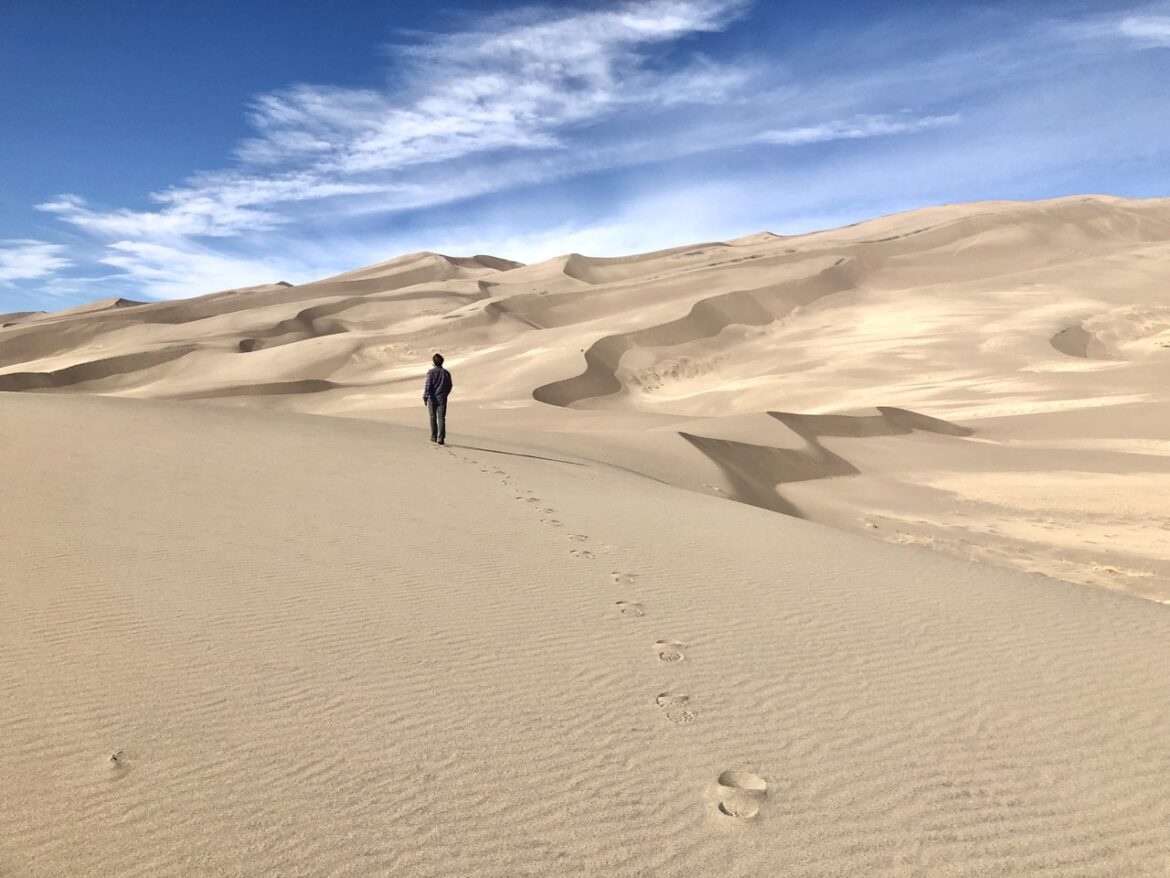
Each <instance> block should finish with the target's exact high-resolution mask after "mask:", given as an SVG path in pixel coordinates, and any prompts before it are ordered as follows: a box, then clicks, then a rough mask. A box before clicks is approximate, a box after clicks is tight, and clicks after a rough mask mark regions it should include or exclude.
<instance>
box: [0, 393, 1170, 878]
mask: <svg viewBox="0 0 1170 878" xmlns="http://www.w3.org/2000/svg"><path fill="white" fill-rule="evenodd" d="M336 392H339V390H331V391H326V392H324V393H325V394H328V393H336ZM298 394H300V395H304V396H306V397H309V396H313V397H319V396H322V395H324V394H323V393H311V394H309V393H305V388H300V389H290V393H289V395H290V396H294V395H298ZM556 411H561V410H560V409H557V410H556ZM572 411H573V410H566V411H565V412H563V414H565V415H566V416H568V415H569V414H571V413H572ZM766 420H767V421H770V422H771V424H772V425H773V427H772V428H771V429H775V430H779V431H788V433H789V434H790V435H792V436H794V437H796V440H795V441H805V440H807V441H809V442H815V443H821V444H825V443H828V442H831V441H841V442H849V443H858V444H860V445H865V444H866V443H869V442H882V441H889V442H894V441H909V438H910V437H927V438H929V439H930V440H931V441H932V442H937V443H949V442H952V441H958V440H960V439H961V437H960V436H958V435H957V434H958V433H960V432H962V431H961V430H956V429H955V428H952V427H950V426H948V425H947V424H945V423H942V422H939V421H935V420H931V419H925V418H921V417H919V416H916V415H914V414H911V413H908V412H904V411H900V410H890V409H887V410H885V411H883V412H882V413H880V414H878V415H872V416H865V417H860V418H849V417H836V416H812V417H808V416H801V415H788V414H781V413H777V415H776V416H775V417H771V418H766ZM725 426H726V425H725ZM765 427H766V425H765V424H763V423H762V422H760V421H758V420H755V421H753V420H750V419H742V423H740V424H739V425H732V426H728V427H727V429H728V430H730V431H731V432H741V433H744V434H751V433H753V431H759V430H763V429H765ZM907 431H910V432H907ZM708 432H716V430H715V429H714V428H713V429H712V430H709V431H708ZM79 433H83V434H84V441H81V442H79V441H77V436H78V434H79ZM671 435H674V436H675V438H676V439H677V434H674V433H672V434H671ZM828 437H837V438H836V439H831V438H828ZM419 439H420V435H419V431H418V429H417V428H415V427H400V426H397V425H393V424H380V423H374V422H370V421H366V420H359V419H339V418H313V417H305V416H303V415H300V414H297V413H285V412H263V411H256V410H254V409H253V408H244V409H238V410H232V409H229V408H226V407H221V406H206V405H194V404H190V403H177V402H163V401H158V400H141V399H116V398H100V397H97V396H82V395H72V396H67V395H64V394H54V393H27V394H4V395H2V396H0V443H2V445H3V447H4V449H5V451H6V452H7V464H8V466H7V469H6V475H5V487H4V492H5V507H4V508H5V512H6V513H9V512H10V511H12V510H18V511H19V514H17V515H7V516H6V519H5V564H4V566H3V568H0V620H3V629H2V632H3V636H2V637H0V700H2V701H3V703H4V705H5V709H4V711H3V712H2V713H0V735H2V739H3V741H4V746H3V747H0V825H3V827H4V832H2V833H0V874H3V875H6V876H7V875H13V876H25V875H37V876H54V878H56V876H80V875H118V876H151V878H169V876H188V875H193V874H200V875H239V876H254V875H277V874H282V875H345V876H384V875H403V876H416V875H417V876H424V875H426V876H430V875H483V876H508V878H512V876H517V875H533V876H535V875H623V876H625V875H631V876H632V875H683V876H686V875H695V876H706V875H730V876H765V875H786V876H796V878H802V876H805V878H813V876H824V875H866V876H932V878H933V876H948V875H955V876H958V875H1011V876H1034V875H1052V876H1085V875H1099V876H1115V875H1125V876H1135V878H1144V876H1158V875H1164V874H1165V870H1166V867H1167V859H1166V858H1167V848H1166V826H1167V823H1168V822H1170V800H1168V799H1167V797H1166V795H1165V790H1166V788H1167V785H1168V784H1170V757H1168V756H1167V753H1166V748H1165V746H1164V734H1163V730H1164V726H1165V719H1166V717H1167V716H1168V715H1170V682H1168V681H1167V677H1166V675H1165V674H1163V673H1161V669H1162V668H1163V667H1164V666H1165V664H1166V662H1167V661H1170V615H1167V612H1166V610H1165V608H1163V607H1160V606H1157V605H1155V604H1151V603H1149V602H1146V601H1141V600H1138V599H1136V598H1133V597H1129V596H1125V595H1118V594H1112V593H1108V592H1105V591H1102V590H1097V589H1089V588H1085V587H1083V586H1076V585H1071V584H1066V583H1061V582H1057V581H1054V580H1052V579H1048V578H1044V577H1039V576H1029V575H1025V574H1021V573H1017V572H1015V571H1010V570H1003V569H996V568H994V567H989V566H985V565H981V564H970V563H968V562H966V561H960V560H956V559H953V558H950V557H947V556H946V555H943V554H939V553H932V552H926V551H922V550H917V549H914V548H906V547H902V546H894V545H885V544H882V543H878V542H874V541H872V540H867V539H864V538H862V537H859V536H856V535H852V534H846V533H841V532H838V531H834V530H832V529H829V528H825V527H821V526H818V525H816V524H813V523H809V522H806V521H801V520H799V519H797V518H794V517H790V516H783V515H776V514H775V513H773V512H770V511H766V510H762V509H757V508H754V507H752V506H750V505H746V504H736V503H728V502H726V501H724V500H722V499H719V498H718V497H715V496H704V495H703V494H702V493H699V492H697V491H685V490H680V489H679V488H676V487H672V486H669V485H664V484H660V483H658V482H655V481H654V480H652V479H647V478H645V477H643V476H641V475H638V474H636V473H630V472H626V471H622V470H619V469H617V468H615V467H611V466H608V465H605V464H601V463H597V462H596V461H592V460H589V459H585V458H580V457H578V456H576V455H574V454H571V453H565V452H563V451H562V452H561V453H550V452H548V451H547V450H546V446H547V445H548V444H549V442H548V440H547V437H541V438H540V441H538V442H532V443H525V442H522V441H517V440H514V441H502V440H499V439H484V438H482V437H481V438H476V439H474V440H470V439H459V440H456V441H454V442H453V444H452V445H450V446H448V447H447V448H445V449H440V448H438V447H432V446H430V445H429V444H428V443H427V442H426V441H425V437H424V439H423V441H419ZM677 441H679V442H682V441H683V440H681V439H678V440H677ZM963 441H965V440H963ZM684 444H685V443H684ZM939 447H944V446H943V445H940V446H939ZM692 453H694V454H698V452H695V451H692ZM854 478H859V477H854ZM833 481H836V482H845V481H847V480H846V479H836V480H833ZM806 484H807V483H806Z"/></svg>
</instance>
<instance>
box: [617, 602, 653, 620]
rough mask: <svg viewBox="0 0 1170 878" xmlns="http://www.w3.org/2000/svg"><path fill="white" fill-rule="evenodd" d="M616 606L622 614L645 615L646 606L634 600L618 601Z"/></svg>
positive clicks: (634, 616) (635, 616) (631, 615)
mask: <svg viewBox="0 0 1170 878" xmlns="http://www.w3.org/2000/svg"><path fill="white" fill-rule="evenodd" d="M617 608H618V612H619V613H621V614H622V615H623V616H630V617H632V618H637V617H638V616H645V615H646V608H645V607H644V606H642V605H641V604H639V603H637V602H636V601H618V602H617Z"/></svg>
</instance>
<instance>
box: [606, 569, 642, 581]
mask: <svg viewBox="0 0 1170 878" xmlns="http://www.w3.org/2000/svg"><path fill="white" fill-rule="evenodd" d="M609 578H610V579H612V580H613V581H614V582H615V583H616V584H617V585H633V584H634V580H635V579H637V578H638V575H637V574H636V573H622V572H621V571H620V570H615V571H613V573H611V574H609Z"/></svg>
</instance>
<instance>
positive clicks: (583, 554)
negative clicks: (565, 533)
mask: <svg viewBox="0 0 1170 878" xmlns="http://www.w3.org/2000/svg"><path fill="white" fill-rule="evenodd" d="M569 554H570V555H572V556H573V557H574V558H584V559H585V560H586V561H592V560H593V553H592V552H587V551H585V550H584V549H570V550H569Z"/></svg>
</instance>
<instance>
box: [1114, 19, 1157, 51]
mask: <svg viewBox="0 0 1170 878" xmlns="http://www.w3.org/2000/svg"><path fill="white" fill-rule="evenodd" d="M1117 32H1118V33H1119V34H1121V35H1122V36H1126V37H1130V38H1131V39H1134V40H1137V41H1139V42H1143V43H1146V44H1148V45H1150V46H1170V15H1130V16H1127V17H1126V18H1123V19H1122V20H1121V21H1120V22H1119V23H1118V25H1117Z"/></svg>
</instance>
